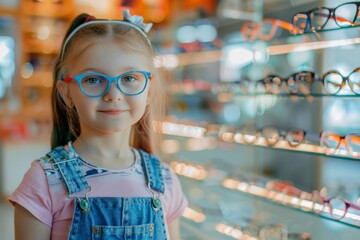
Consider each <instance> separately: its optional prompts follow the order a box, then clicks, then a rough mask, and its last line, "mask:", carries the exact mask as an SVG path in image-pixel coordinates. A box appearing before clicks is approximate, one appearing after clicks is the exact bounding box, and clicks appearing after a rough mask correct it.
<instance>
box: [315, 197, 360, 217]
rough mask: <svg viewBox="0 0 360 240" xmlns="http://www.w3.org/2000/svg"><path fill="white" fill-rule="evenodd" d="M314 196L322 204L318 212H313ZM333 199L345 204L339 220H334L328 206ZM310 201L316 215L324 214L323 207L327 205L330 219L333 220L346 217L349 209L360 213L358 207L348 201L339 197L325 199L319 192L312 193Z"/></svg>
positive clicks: (359, 207)
mask: <svg viewBox="0 0 360 240" xmlns="http://www.w3.org/2000/svg"><path fill="white" fill-rule="evenodd" d="M316 195H317V196H319V199H320V201H321V202H322V209H321V210H320V211H315V205H316V202H315V199H314V198H315V196H316ZM333 199H337V200H339V201H342V202H343V203H344V204H345V210H344V215H343V216H341V218H335V217H334V215H333V208H332V206H331V204H330V201H331V200H333ZM311 200H312V203H313V204H312V210H313V212H315V213H316V214H321V213H323V212H324V210H325V206H326V205H328V206H329V213H330V215H331V217H332V218H334V219H335V220H341V219H343V218H344V217H345V216H346V214H347V213H348V209H349V208H353V209H356V210H359V211H360V206H359V205H357V204H354V203H351V202H350V201H348V200H346V199H344V198H341V197H337V196H336V197H331V198H328V199H326V198H324V197H323V196H321V194H320V192H319V191H313V192H312V199H311Z"/></svg>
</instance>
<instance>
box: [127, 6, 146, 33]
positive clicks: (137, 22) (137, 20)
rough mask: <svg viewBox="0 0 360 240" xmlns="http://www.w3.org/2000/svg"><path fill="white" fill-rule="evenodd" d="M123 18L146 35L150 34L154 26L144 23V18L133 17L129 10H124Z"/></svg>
mask: <svg viewBox="0 0 360 240" xmlns="http://www.w3.org/2000/svg"><path fill="white" fill-rule="evenodd" d="M123 18H124V20H126V21H128V22H131V23H132V24H134V25H136V26H137V27H139V28H140V29H142V30H143V31H144V32H146V33H148V32H149V31H150V29H151V27H152V26H153V24H152V23H144V18H143V17H142V16H138V15H133V16H131V15H130V11H129V9H124V10H123Z"/></svg>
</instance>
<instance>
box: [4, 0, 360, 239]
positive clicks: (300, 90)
mask: <svg viewBox="0 0 360 240" xmlns="http://www.w3.org/2000/svg"><path fill="white" fill-rule="evenodd" d="M123 9H129V10H130V12H131V14H137V15H141V16H143V17H144V22H152V23H154V26H153V28H152V30H151V31H150V33H149V38H150V40H151V41H152V44H153V48H154V52H155V59H154V61H155V64H156V67H157V68H159V69H160V70H161V72H163V73H164V76H165V78H166V91H167V92H166V104H167V109H166V117H165V118H164V121H163V122H162V123H163V127H162V133H163V134H164V137H163V140H162V142H161V156H162V160H163V161H164V162H167V163H168V164H169V165H170V167H171V168H172V170H173V171H174V172H175V173H176V174H177V175H178V177H179V179H180V182H181V185H182V188H183V191H184V193H185V195H186V197H187V199H188V201H189V205H188V207H187V208H186V209H185V212H184V214H183V216H182V217H181V219H180V232H181V237H182V239H191V240H196V239H201V240H202V239H206V240H220V239H226V240H230V239H240V240H257V239H259V240H274V239H276V240H309V239H312V240H339V239H347V240H357V239H360V174H359V173H360V111H359V109H360V98H359V96H360V61H359V56H360V45H359V43H360V13H359V10H360V2H356V1H355V2H351V1H343V0H324V1H312V0H173V1H170V0H136V1H135V0H123V1H122V0H102V1H98V0H86V1H85V0H0V116H1V117H0V196H1V200H0V233H1V237H0V238H1V239H5V240H8V239H14V216H13V214H14V209H13V207H12V206H11V205H10V204H9V203H8V202H7V201H6V199H7V197H8V196H9V195H10V194H11V193H12V192H13V191H14V190H15V189H16V187H17V186H18V185H19V184H20V182H21V180H22V178H23V175H24V174H25V172H26V171H27V170H28V168H29V167H30V164H31V162H32V161H34V160H35V159H37V158H39V157H41V156H43V155H44V154H45V153H47V152H48V151H49V150H50V135H51V130H52V116H51V99H50V96H51V88H52V81H53V80H52V79H53V78H52V68H53V63H54V60H55V58H56V56H57V54H58V53H59V49H60V46H61V41H62V38H63V36H64V34H65V32H66V30H67V28H68V27H69V24H70V22H71V21H72V19H73V18H74V17H75V16H77V15H78V14H79V13H82V12H86V13H89V14H91V15H93V16H96V17H97V18H106V19H122V10H123Z"/></svg>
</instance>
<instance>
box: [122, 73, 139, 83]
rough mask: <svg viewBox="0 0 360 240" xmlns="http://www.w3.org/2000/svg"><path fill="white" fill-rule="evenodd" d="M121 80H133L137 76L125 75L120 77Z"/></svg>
mask: <svg viewBox="0 0 360 240" xmlns="http://www.w3.org/2000/svg"><path fill="white" fill-rule="evenodd" d="M122 80H123V81H125V82H134V81H136V80H137V78H136V76H133V75H127V76H124V77H122Z"/></svg>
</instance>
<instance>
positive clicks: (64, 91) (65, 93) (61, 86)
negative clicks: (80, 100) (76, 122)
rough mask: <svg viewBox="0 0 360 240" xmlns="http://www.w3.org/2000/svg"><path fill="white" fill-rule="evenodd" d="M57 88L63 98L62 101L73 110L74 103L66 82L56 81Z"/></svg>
mask: <svg viewBox="0 0 360 240" xmlns="http://www.w3.org/2000/svg"><path fill="white" fill-rule="evenodd" d="M56 87H57V89H58V92H59V94H60V96H61V99H62V100H63V101H64V102H65V104H66V106H67V107H69V108H73V107H74V103H73V101H72V99H71V96H70V93H69V86H68V85H67V84H66V83H65V82H64V81H61V80H58V81H56Z"/></svg>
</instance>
